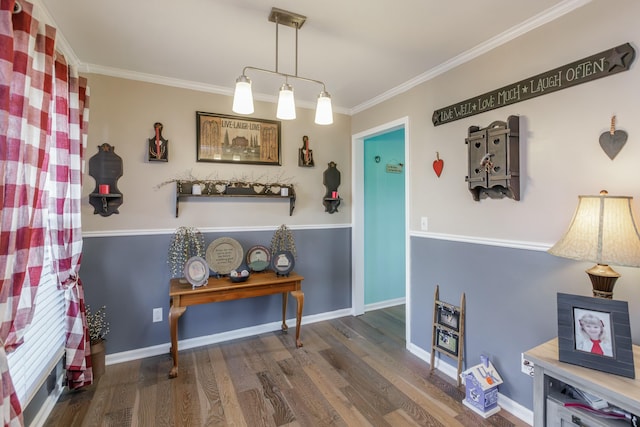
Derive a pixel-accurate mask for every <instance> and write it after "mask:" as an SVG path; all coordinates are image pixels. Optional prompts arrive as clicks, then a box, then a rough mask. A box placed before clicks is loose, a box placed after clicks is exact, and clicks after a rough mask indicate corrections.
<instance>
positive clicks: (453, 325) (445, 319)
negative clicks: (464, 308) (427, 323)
mask: <svg viewBox="0 0 640 427" xmlns="http://www.w3.org/2000/svg"><path fill="white" fill-rule="evenodd" d="M437 310H438V311H437V313H438V314H437V317H436V322H437V323H438V324H440V325H442V326H446V327H447V328H450V329H453V330H454V331H456V332H459V331H460V311H459V310H456V309H455V308H454V307H450V306H447V305H443V304H437Z"/></svg>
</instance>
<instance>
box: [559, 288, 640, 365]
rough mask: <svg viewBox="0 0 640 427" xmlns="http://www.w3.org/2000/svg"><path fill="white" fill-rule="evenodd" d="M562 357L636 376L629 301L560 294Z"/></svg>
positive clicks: (566, 359) (562, 360)
mask: <svg viewBox="0 0 640 427" xmlns="http://www.w3.org/2000/svg"><path fill="white" fill-rule="evenodd" d="M557 301H558V302H557V304H558V359H559V360H560V361H561V362H566V363H571V364H574V365H579V366H583V367H585V368H590V369H596V370H599V371H603V372H608V373H611V374H615V375H620V376H623V377H627V378H635V368H634V363H633V344H632V340H631V327H630V323H629V305H628V303H627V302H626V301H617V300H610V299H605V298H594V297H587V296H582V295H570V294H564V293H558V297H557Z"/></svg>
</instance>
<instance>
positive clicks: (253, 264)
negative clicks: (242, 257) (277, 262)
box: [247, 245, 271, 271]
mask: <svg viewBox="0 0 640 427" xmlns="http://www.w3.org/2000/svg"><path fill="white" fill-rule="evenodd" d="M270 263H271V251H269V249H267V248H266V247H264V246H262V245H256V246H253V247H251V248H249V250H248V251H247V265H248V266H249V268H250V269H251V270H253V271H263V270H265V269H266V268H267V267H269V264H270Z"/></svg>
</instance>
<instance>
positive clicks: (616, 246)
mask: <svg viewBox="0 0 640 427" xmlns="http://www.w3.org/2000/svg"><path fill="white" fill-rule="evenodd" d="M578 199H579V200H578V207H577V208H576V212H575V214H574V215H573V219H572V220H571V225H570V226H569V229H568V230H567V232H566V233H565V235H564V236H562V238H561V239H560V240H559V241H558V243H556V244H555V245H553V247H552V248H551V249H549V251H548V252H549V253H550V254H552V255H556V256H559V257H563V258H571V259H576V260H581V261H591V262H595V263H597V264H603V265H609V264H613V265H620V266H626V267H640V234H639V233H638V223H637V222H636V220H635V218H634V215H633V210H632V205H631V200H632V198H631V197H625V196H609V195H607V192H606V191H602V192H601V193H600V195H599V196H579V197H578Z"/></svg>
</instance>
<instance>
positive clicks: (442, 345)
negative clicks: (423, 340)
mask: <svg viewBox="0 0 640 427" xmlns="http://www.w3.org/2000/svg"><path fill="white" fill-rule="evenodd" d="M435 341H436V343H435V344H436V347H437V348H438V349H439V350H441V351H444V352H445V353H448V354H449V355H451V356H452V357H458V352H459V349H460V346H459V345H458V342H459V336H458V335H457V334H454V333H452V332H450V331H448V330H447V329H444V328H439V327H436V340H435Z"/></svg>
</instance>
